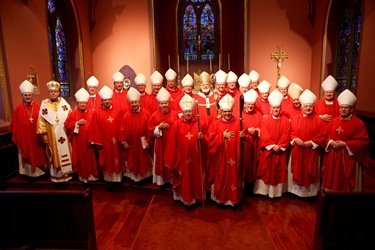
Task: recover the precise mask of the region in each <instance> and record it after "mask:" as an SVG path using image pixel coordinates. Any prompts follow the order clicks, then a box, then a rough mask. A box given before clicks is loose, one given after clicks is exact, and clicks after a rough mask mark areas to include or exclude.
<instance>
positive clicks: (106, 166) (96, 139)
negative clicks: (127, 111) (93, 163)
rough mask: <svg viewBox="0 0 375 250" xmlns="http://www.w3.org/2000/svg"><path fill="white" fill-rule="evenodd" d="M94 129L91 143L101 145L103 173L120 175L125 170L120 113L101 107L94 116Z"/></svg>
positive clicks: (91, 130) (90, 135)
mask: <svg viewBox="0 0 375 250" xmlns="http://www.w3.org/2000/svg"><path fill="white" fill-rule="evenodd" d="M91 123H92V128H90V131H89V142H90V143H93V144H96V145H99V146H100V150H99V164H100V166H102V167H103V172H105V173H108V174H113V173H116V174H120V173H121V171H122V169H123V160H122V157H121V147H122V145H121V143H120V142H119V135H120V131H121V117H120V113H119V112H118V111H117V110H116V109H114V108H112V107H111V108H110V109H104V108H103V107H100V108H99V109H98V110H96V111H95V112H94V114H93V116H92V121H91Z"/></svg>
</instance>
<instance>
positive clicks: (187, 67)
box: [186, 54, 189, 74]
mask: <svg viewBox="0 0 375 250" xmlns="http://www.w3.org/2000/svg"><path fill="white" fill-rule="evenodd" d="M186 71H187V72H186V73H187V74H189V54H187V56H186Z"/></svg>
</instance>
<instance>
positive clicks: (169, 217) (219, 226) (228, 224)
mask: <svg viewBox="0 0 375 250" xmlns="http://www.w3.org/2000/svg"><path fill="white" fill-rule="evenodd" d="M133 249H275V246H274V245H273V242H272V239H271V237H270V236H269V234H268V232H267V229H266V227H265V226H264V225H263V223H262V220H261V218H260V215H259V213H258V211H257V210H256V208H252V207H250V206H249V204H246V209H244V211H240V210H232V209H230V208H225V209H219V208H217V207H216V206H215V204H214V203H208V204H207V205H206V207H205V209H204V210H203V209H202V207H201V206H199V207H195V208H192V209H186V208H184V207H183V206H182V204H181V203H179V202H174V201H173V200H172V198H171V199H166V197H165V196H159V195H155V196H154V198H153V200H152V202H151V205H150V207H149V209H148V211H147V214H146V216H145V218H144V221H143V223H142V225H141V227H140V230H139V232H138V236H137V238H136V240H135V242H134V245H133Z"/></svg>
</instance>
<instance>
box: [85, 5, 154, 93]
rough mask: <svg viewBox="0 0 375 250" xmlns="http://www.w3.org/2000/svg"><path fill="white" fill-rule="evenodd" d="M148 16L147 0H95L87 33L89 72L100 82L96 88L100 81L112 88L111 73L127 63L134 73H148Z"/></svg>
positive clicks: (149, 56)
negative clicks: (90, 53)
mask: <svg viewBox="0 0 375 250" xmlns="http://www.w3.org/2000/svg"><path fill="white" fill-rule="evenodd" d="M149 18H151V16H149V1H148V0H126V1H125V0H112V1H99V3H98V5H97V6H96V11H95V19H96V25H95V28H94V30H93V32H92V34H91V35H92V36H91V38H92V43H91V47H92V58H93V65H94V67H93V73H94V75H95V77H96V78H98V80H99V82H100V85H99V88H101V87H102V86H103V85H104V84H106V85H108V86H110V87H112V86H113V83H112V78H111V76H112V75H113V73H115V72H116V71H118V70H119V69H120V68H121V67H122V66H124V65H129V66H131V67H132V68H133V69H134V71H135V72H136V73H137V74H138V73H143V74H144V75H146V76H149V75H150V72H151V71H152V50H151V48H150V44H151V41H152V37H151V36H150V30H151V29H152V27H151V26H150V21H149ZM151 73H152V72H151ZM148 87H149V86H148Z"/></svg>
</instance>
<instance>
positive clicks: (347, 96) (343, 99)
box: [337, 89, 357, 107]
mask: <svg viewBox="0 0 375 250" xmlns="http://www.w3.org/2000/svg"><path fill="white" fill-rule="evenodd" d="M337 101H338V103H339V105H349V106H352V107H353V105H354V104H355V102H356V101H357V97H355V95H354V94H353V93H352V92H351V91H350V90H349V89H345V90H344V91H343V92H341V94H340V95H339V96H338V97H337Z"/></svg>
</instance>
